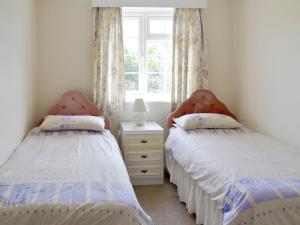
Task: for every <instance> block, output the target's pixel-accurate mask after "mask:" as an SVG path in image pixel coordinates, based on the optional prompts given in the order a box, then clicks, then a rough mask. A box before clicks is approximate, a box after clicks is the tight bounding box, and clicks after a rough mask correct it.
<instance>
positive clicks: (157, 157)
mask: <svg viewBox="0 0 300 225" xmlns="http://www.w3.org/2000/svg"><path fill="white" fill-rule="evenodd" d="M120 132H121V133H120V134H121V148H122V151H123V156H124V160H125V164H126V167H127V171H128V174H129V176H130V180H131V182H132V184H133V185H151V184H163V181H164V173H163V170H164V151H163V148H164V130H163V128H162V127H161V126H159V125H158V124H157V123H155V122H150V121H149V122H145V124H144V126H136V125H135V123H133V122H121V130H120Z"/></svg>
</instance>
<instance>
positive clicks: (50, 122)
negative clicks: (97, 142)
mask: <svg viewBox="0 0 300 225" xmlns="http://www.w3.org/2000/svg"><path fill="white" fill-rule="evenodd" d="M104 126H105V122H104V117H101V116H58V115H57V116H56V115H48V116H46V118H45V120H44V122H43V123H42V124H41V125H40V128H41V130H48V131H55V130H89V131H104V130H105V129H104Z"/></svg>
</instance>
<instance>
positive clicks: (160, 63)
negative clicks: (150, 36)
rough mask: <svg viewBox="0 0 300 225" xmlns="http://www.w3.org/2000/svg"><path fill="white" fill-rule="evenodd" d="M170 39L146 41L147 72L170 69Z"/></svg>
mask: <svg viewBox="0 0 300 225" xmlns="http://www.w3.org/2000/svg"><path fill="white" fill-rule="evenodd" d="M171 52H172V47H171V41H165V40H163V41H159V40H157V41H148V42H147V68H148V72H162V71H170V70H171V69H172V67H171V65H172V64H171V60H172V54H171Z"/></svg>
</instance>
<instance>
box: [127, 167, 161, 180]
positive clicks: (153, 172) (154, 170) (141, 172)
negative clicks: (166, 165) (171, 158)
mask: <svg viewBox="0 0 300 225" xmlns="http://www.w3.org/2000/svg"><path fill="white" fill-rule="evenodd" d="M127 169H128V173H129V176H130V177H133V178H134V177H148V176H149V177H150V176H151V177H161V176H162V175H163V167H162V166H160V165H158V166H128V167H127Z"/></svg>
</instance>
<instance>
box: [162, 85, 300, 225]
mask: <svg viewBox="0 0 300 225" xmlns="http://www.w3.org/2000/svg"><path fill="white" fill-rule="evenodd" d="M193 113H217V114H223V115H227V116H230V117H232V118H235V116H234V115H233V114H232V113H231V112H230V111H229V110H228V109H227V108H226V106H225V105H224V104H223V103H222V102H220V101H219V100H218V99H217V98H216V97H215V95H214V94H213V93H211V92H209V91H207V90H199V91H196V92H195V93H194V94H193V95H192V96H191V97H190V98H189V99H188V100H187V101H186V102H184V103H183V104H182V105H181V106H180V107H179V108H178V109H177V110H176V111H175V112H173V113H171V114H170V115H169V118H168V126H169V127H170V134H169V137H168V139H167V141H166V144H165V149H166V164H167V168H168V170H169V173H170V180H171V182H173V183H174V184H176V185H177V189H178V195H179V198H180V200H181V201H183V202H185V203H186V206H187V209H188V212H189V213H195V214H196V222H197V224H204V225H221V224H223V225H245V224H248V225H249V224H254V225H296V224H300V166H299V161H300V151H299V149H296V148H293V147H291V146H289V145H286V144H284V143H281V142H279V141H276V140H274V139H272V138H270V137H268V136H265V135H262V134H260V133H257V132H254V131H252V130H249V129H247V128H245V127H243V126H242V127H239V128H235V129H194V130H186V129H183V128H181V127H179V126H178V125H176V124H174V119H175V118H179V117H181V116H183V115H185V114H193ZM172 126H173V127H172Z"/></svg>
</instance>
